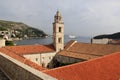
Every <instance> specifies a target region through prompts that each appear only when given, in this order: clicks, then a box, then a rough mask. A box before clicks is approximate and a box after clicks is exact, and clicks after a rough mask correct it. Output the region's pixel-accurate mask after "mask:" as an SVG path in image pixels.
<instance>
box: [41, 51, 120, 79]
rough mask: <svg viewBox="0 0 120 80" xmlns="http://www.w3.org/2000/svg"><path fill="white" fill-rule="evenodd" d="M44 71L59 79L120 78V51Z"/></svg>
mask: <svg viewBox="0 0 120 80" xmlns="http://www.w3.org/2000/svg"><path fill="white" fill-rule="evenodd" d="M43 72H44V73H46V74H48V75H50V76H53V77H55V78H57V79H59V80H119V79H120V52H119V53H113V54H111V55H107V56H104V57H101V58H96V59H92V60H89V61H85V62H80V63H76V64H72V65H68V66H64V67H59V68H55V69H51V70H45V71H43Z"/></svg>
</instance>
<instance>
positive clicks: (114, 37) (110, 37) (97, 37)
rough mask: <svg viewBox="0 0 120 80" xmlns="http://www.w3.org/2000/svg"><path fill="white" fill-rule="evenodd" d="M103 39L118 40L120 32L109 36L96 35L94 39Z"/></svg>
mask: <svg viewBox="0 0 120 80" xmlns="http://www.w3.org/2000/svg"><path fill="white" fill-rule="evenodd" d="M103 38H108V39H120V32H117V33H114V34H109V35H106V34H105V35H98V36H95V37H94V39H103Z"/></svg>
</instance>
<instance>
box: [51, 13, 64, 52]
mask: <svg viewBox="0 0 120 80" xmlns="http://www.w3.org/2000/svg"><path fill="white" fill-rule="evenodd" d="M53 45H54V47H55V49H56V52H58V51H60V50H63V49H64V22H63V20H62V16H61V14H60V12H59V11H57V12H56V14H55V16H54V22H53Z"/></svg>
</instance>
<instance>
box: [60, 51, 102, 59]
mask: <svg viewBox="0 0 120 80" xmlns="http://www.w3.org/2000/svg"><path fill="white" fill-rule="evenodd" d="M58 55H62V56H68V57H73V58H79V59H84V60H90V59H93V58H98V57H100V56H97V55H91V54H85V53H75V52H68V51H61V52H60V53H59V54H58Z"/></svg>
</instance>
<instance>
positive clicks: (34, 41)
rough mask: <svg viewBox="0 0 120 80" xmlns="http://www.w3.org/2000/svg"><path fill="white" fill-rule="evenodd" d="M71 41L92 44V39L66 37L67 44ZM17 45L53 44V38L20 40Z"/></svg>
mask: <svg viewBox="0 0 120 80" xmlns="http://www.w3.org/2000/svg"><path fill="white" fill-rule="evenodd" d="M70 40H76V41H78V42H82V43H90V42H91V37H76V38H69V37H68V36H64V41H65V43H67V42H69V41H70ZM14 43H15V44H16V45H34V44H44V45H47V44H51V43H53V39H52V37H47V38H38V39H25V40H18V41H14Z"/></svg>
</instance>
